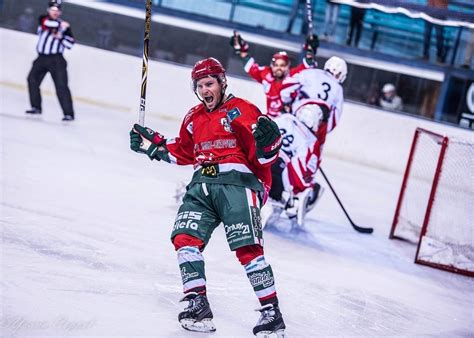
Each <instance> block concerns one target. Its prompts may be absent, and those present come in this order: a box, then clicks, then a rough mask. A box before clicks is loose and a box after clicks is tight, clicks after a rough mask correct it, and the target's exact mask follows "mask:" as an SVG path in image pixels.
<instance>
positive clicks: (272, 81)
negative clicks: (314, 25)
mask: <svg viewBox="0 0 474 338" xmlns="http://www.w3.org/2000/svg"><path fill="white" fill-rule="evenodd" d="M230 45H231V46H232V48H233V49H234V52H235V54H237V55H238V56H239V57H240V58H242V60H243V61H244V69H245V71H246V72H247V73H248V74H249V75H250V76H251V77H252V78H253V79H254V80H256V81H257V82H259V83H261V84H262V85H263V89H264V91H265V95H266V97H267V115H268V116H270V117H276V116H279V115H280V114H282V111H283V109H284V106H283V104H282V101H281V98H280V90H281V89H282V84H283V80H284V79H285V78H286V77H287V76H292V75H295V74H297V73H299V72H301V71H302V70H303V69H311V68H314V67H315V66H316V62H315V60H314V57H315V55H316V52H317V50H318V46H319V40H318V36H317V35H310V36H309V37H308V38H307V39H306V43H305V44H304V46H303V50H304V52H305V53H304V55H305V56H304V58H303V61H302V63H300V64H299V65H298V66H296V67H292V68H290V59H289V57H288V54H287V53H286V52H283V51H280V52H276V53H275V54H273V57H272V60H271V63H270V66H260V65H259V64H258V63H257V62H256V61H255V59H254V58H253V57H251V56H250V55H249V44H248V43H247V42H246V41H245V40H244V39H243V38H242V37H241V36H240V34H239V33H238V32H236V31H235V32H234V35H233V36H232V37H231V38H230Z"/></svg>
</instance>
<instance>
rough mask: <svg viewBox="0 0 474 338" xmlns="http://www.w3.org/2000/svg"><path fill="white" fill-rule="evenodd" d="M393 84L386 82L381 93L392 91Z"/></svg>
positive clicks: (393, 89) (393, 88)
mask: <svg viewBox="0 0 474 338" xmlns="http://www.w3.org/2000/svg"><path fill="white" fill-rule="evenodd" d="M394 91H395V86H394V85H393V84H391V83H386V84H385V85H384V86H383V88H382V93H389V92H394Z"/></svg>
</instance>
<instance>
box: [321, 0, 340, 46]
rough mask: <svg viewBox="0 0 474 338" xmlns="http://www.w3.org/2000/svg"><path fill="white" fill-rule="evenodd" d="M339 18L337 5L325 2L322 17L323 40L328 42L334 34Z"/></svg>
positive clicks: (330, 1) (330, 0)
mask: <svg viewBox="0 0 474 338" xmlns="http://www.w3.org/2000/svg"><path fill="white" fill-rule="evenodd" d="M338 17H339V4H337V3H334V2H332V0H326V13H325V15H324V33H323V34H324V39H325V40H327V41H330V40H331V39H332V37H333V36H334V33H335V32H336V25H337V18H338Z"/></svg>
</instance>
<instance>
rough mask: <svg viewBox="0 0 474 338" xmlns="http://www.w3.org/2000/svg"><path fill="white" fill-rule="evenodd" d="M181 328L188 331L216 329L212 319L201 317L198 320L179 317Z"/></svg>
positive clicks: (210, 330)
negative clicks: (201, 318)
mask: <svg viewBox="0 0 474 338" xmlns="http://www.w3.org/2000/svg"><path fill="white" fill-rule="evenodd" d="M179 322H180V323H181V326H182V327H183V329H185V330H188V331H195V332H214V331H216V326H215V325H214V323H213V322H212V319H203V320H201V321H200V322H197V321H195V320H193V319H181V320H180V321H179Z"/></svg>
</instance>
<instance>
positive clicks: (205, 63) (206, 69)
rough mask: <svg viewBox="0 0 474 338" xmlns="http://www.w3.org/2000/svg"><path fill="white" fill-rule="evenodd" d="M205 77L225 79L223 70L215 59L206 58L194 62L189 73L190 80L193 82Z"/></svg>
mask: <svg viewBox="0 0 474 338" xmlns="http://www.w3.org/2000/svg"><path fill="white" fill-rule="evenodd" d="M206 76H216V77H221V76H224V77H225V68H224V67H223V66H222V64H221V63H220V62H219V61H218V60H217V59H215V58H207V59H204V60H200V61H198V62H196V63H195V65H194V67H193V70H192V71H191V79H192V80H193V82H196V81H197V80H199V79H202V78H203V77H206Z"/></svg>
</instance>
